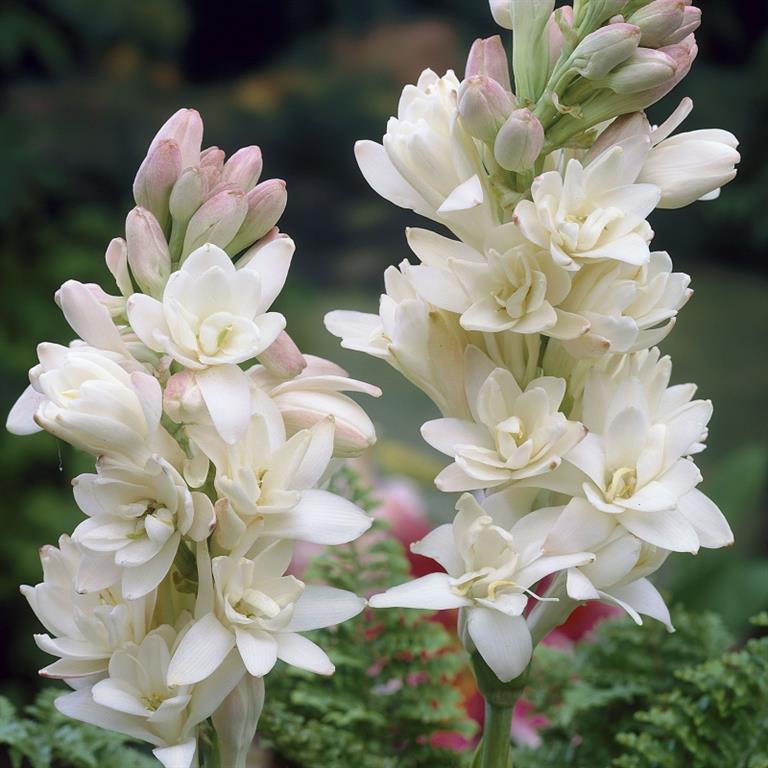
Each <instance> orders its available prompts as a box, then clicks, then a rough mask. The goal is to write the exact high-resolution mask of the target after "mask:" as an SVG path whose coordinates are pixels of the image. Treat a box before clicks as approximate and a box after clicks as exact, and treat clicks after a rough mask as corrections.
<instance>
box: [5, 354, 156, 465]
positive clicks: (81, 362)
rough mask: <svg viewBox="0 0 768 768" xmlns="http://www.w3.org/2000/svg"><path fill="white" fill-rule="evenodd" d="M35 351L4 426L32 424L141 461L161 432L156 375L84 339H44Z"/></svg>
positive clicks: (18, 428)
mask: <svg viewBox="0 0 768 768" xmlns="http://www.w3.org/2000/svg"><path fill="white" fill-rule="evenodd" d="M37 354H38V358H39V360H40V363H39V364H38V365H36V366H35V367H34V368H32V369H31V370H30V372H29V378H30V381H31V382H32V384H31V387H30V388H29V389H27V390H26V391H25V392H24V394H23V395H22V396H21V398H20V399H19V402H18V403H17V404H16V405H15V406H14V408H13V409H12V411H11V413H10V415H9V416H8V425H7V426H8V428H9V429H10V430H11V431H13V432H15V433H17V434H29V433H30V432H33V431H35V428H34V426H33V425H35V424H36V425H37V427H38V428H41V429H44V430H45V431H47V432H50V433H51V434H53V435H55V436H56V437H59V438H61V439H62V440H65V441H66V442H68V443H70V444H72V445H74V446H75V447H76V448H80V449H81V450H85V451H88V452H89V453H93V454H96V455H105V456H114V457H121V458H124V459H126V460H128V461H131V462H134V463H136V464H143V463H144V461H146V459H147V457H148V456H149V454H150V453H151V451H152V446H153V445H154V444H155V443H156V441H158V440H160V441H162V438H163V437H164V435H163V430H162V429H160V426H159V425H160V416H161V413H162V394H161V390H160V384H159V383H158V381H157V380H156V379H155V378H154V377H153V376H150V375H149V374H147V373H146V372H145V371H144V370H143V369H142V368H141V366H139V364H138V363H136V362H135V361H133V360H130V359H128V358H124V357H123V356H121V355H119V354H117V353H115V352H109V351H104V350H100V349H94V348H93V347H89V346H87V345H85V344H79V343H74V344H73V345H72V346H70V347H64V346H61V345H60V344H50V343H47V342H46V343H44V344H40V345H38V348H37ZM129 371H130V372H129ZM30 421H32V424H31V425H30V423H29V422H30Z"/></svg>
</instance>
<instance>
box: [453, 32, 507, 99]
mask: <svg viewBox="0 0 768 768" xmlns="http://www.w3.org/2000/svg"><path fill="white" fill-rule="evenodd" d="M474 75H486V76H487V77H490V78H492V79H493V80H495V81H496V82H497V83H498V84H499V85H500V86H501V87H502V88H503V89H504V90H505V91H511V90H512V84H511V82H510V80H509V62H508V60H507V52H506V51H505V50H504V44H503V43H502V42H501V38H500V37H499V36H498V35H494V36H493V37H486V38H480V39H479V40H475V42H474V43H472V47H471V48H470V49H469V56H468V57H467V66H466V69H465V70H464V77H465V78H467V79H469V78H470V77H473V76H474Z"/></svg>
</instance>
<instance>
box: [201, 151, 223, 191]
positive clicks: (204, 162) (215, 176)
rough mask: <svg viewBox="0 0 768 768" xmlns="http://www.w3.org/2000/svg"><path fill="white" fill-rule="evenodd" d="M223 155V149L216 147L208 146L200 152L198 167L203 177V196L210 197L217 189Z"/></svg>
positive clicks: (219, 182) (219, 181)
mask: <svg viewBox="0 0 768 768" xmlns="http://www.w3.org/2000/svg"><path fill="white" fill-rule="evenodd" d="M225 157H226V155H225V154H224V150H223V149H219V148H218V147H208V148H207V149H204V150H203V151H202V152H201V153H200V165H199V168H200V175H201V177H202V179H203V195H204V196H205V197H210V196H211V195H212V194H213V193H214V192H216V191H218V187H219V185H220V184H221V174H222V171H223V170H224V158H225Z"/></svg>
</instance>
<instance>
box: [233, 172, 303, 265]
mask: <svg viewBox="0 0 768 768" xmlns="http://www.w3.org/2000/svg"><path fill="white" fill-rule="evenodd" d="M245 199H246V201H247V204H248V211H247V213H246V214H245V218H244V219H243V222H242V225H241V226H240V229H239V230H238V232H237V234H236V235H235V237H234V238H233V239H232V241H231V242H230V243H229V244H228V245H227V248H226V251H227V253H228V254H229V255H230V256H234V255H236V254H238V253H240V251H242V250H245V249H246V248H248V247H250V246H251V245H253V244H254V243H255V242H257V241H258V240H261V238H262V237H264V236H265V235H266V234H267V233H268V232H269V231H270V230H271V229H272V227H274V226H275V224H276V223H277V221H278V219H279V218H280V217H281V216H282V215H283V211H284V210H285V206H286V204H287V202H288V192H287V191H286V189H285V182H284V181H283V180H282V179H267V180H266V181H262V182H261V184H257V185H256V186H255V187H254V188H253V189H252V190H251V191H250V192H249V193H248V194H247V195H246V198H245Z"/></svg>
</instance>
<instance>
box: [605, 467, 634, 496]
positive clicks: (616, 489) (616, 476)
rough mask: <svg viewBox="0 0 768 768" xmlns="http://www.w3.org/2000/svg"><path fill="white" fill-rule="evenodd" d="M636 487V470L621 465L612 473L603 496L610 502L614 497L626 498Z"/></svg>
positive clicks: (631, 494)
mask: <svg viewBox="0 0 768 768" xmlns="http://www.w3.org/2000/svg"><path fill="white" fill-rule="evenodd" d="M636 489H637V472H636V470H635V469H633V468H632V467H621V469H617V470H616V471H615V472H614V473H613V477H611V482H610V483H609V485H608V489H607V490H606V492H605V498H606V499H607V500H608V501H609V502H610V501H614V499H628V498H630V497H631V496H633V495H634V493H635V490H636Z"/></svg>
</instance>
